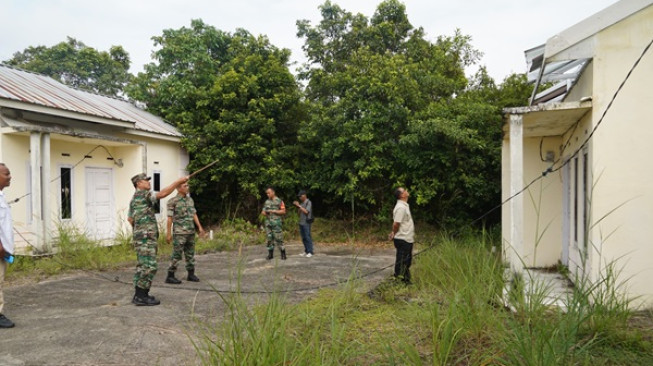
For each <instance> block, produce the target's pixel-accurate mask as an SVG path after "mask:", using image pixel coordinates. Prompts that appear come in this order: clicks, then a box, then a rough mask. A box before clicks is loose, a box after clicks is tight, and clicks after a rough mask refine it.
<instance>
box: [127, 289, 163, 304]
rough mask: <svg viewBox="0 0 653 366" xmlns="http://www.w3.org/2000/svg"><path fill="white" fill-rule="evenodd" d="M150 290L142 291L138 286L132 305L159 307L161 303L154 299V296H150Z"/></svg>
mask: <svg viewBox="0 0 653 366" xmlns="http://www.w3.org/2000/svg"><path fill="white" fill-rule="evenodd" d="M148 292H149V291H148V290H145V289H142V288H140V287H138V286H136V293H135V294H134V298H133V299H132V303H133V304H135V305H136V306H154V305H159V304H160V303H161V301H159V300H157V299H155V298H154V296H149V295H148Z"/></svg>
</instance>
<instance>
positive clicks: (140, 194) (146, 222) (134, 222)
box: [127, 173, 188, 306]
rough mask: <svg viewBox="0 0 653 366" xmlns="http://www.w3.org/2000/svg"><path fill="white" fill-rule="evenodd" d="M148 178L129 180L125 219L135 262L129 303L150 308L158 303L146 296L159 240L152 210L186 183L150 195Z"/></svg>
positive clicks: (180, 182) (178, 180)
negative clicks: (131, 190)
mask: <svg viewBox="0 0 653 366" xmlns="http://www.w3.org/2000/svg"><path fill="white" fill-rule="evenodd" d="M150 179H151V177H148V176H146V175H145V173H141V174H137V175H135V176H133V177H132V179H131V181H132V183H133V184H134V188H136V192H135V193H134V196H133V197H132V199H131V202H129V213H128V214H127V220H128V221H129V223H130V224H131V226H132V227H133V229H134V238H133V244H134V249H135V250H136V256H137V260H138V264H137V265H136V273H135V274H134V287H135V290H136V292H135V294H134V298H133V299H132V303H134V304H136V305H139V306H141V305H146V306H153V305H159V304H160V303H161V302H160V301H159V300H157V299H156V298H154V296H150V294H149V292H150V286H151V285H152V279H153V278H154V275H155V274H156V270H157V262H156V252H157V239H158V237H159V227H158V224H157V222H156V217H155V216H154V213H155V211H154V208H155V206H156V205H157V204H158V203H159V200H160V199H162V198H165V197H167V196H168V195H169V194H170V193H172V192H173V191H174V190H175V188H176V187H177V186H178V185H180V184H182V183H185V182H187V181H188V177H182V178H179V179H177V180H176V181H175V182H174V183H172V184H171V185H169V186H167V187H165V188H163V189H162V190H161V191H160V192H156V193H153V192H150Z"/></svg>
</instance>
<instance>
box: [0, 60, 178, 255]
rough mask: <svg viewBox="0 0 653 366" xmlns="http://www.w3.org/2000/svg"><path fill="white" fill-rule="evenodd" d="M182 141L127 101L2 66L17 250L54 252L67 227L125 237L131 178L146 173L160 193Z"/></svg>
mask: <svg viewBox="0 0 653 366" xmlns="http://www.w3.org/2000/svg"><path fill="white" fill-rule="evenodd" d="M180 139H181V135H180V133H179V132H178V131H177V130H176V129H175V128H174V127H173V126H171V125H170V124H168V123H166V122H165V121H163V120H162V119H161V118H159V117H157V116H154V115H152V114H150V113H148V112H145V111H143V110H141V109H139V108H137V107H136V106H134V105H132V104H130V103H128V102H126V101H124V100H120V99H116V98H110V97H106V96H101V95H97V94H93V93H89V92H85V91H81V90H77V89H74V88H71V87H69V86H66V85H64V84H61V83H59V82H58V81H56V80H53V79H51V78H49V77H47V76H43V75H39V74H35V73H31V72H27V71H23V70H18V69H15V68H11V67H8V66H5V65H0V162H4V163H5V164H7V165H8V166H9V168H10V170H11V174H12V182H11V186H10V187H9V188H7V189H6V191H5V192H6V193H5V194H6V198H7V200H8V201H11V202H10V204H11V205H12V214H13V218H14V224H15V227H16V231H17V233H16V235H15V237H16V245H17V249H18V252H19V253H25V254H28V253H33V254H38V253H50V252H51V251H52V249H53V248H52V243H53V239H54V238H56V236H57V235H58V232H59V229H60V228H66V229H75V230H79V231H81V232H84V233H85V234H86V235H88V236H89V237H90V238H93V239H96V240H100V241H105V243H107V244H110V243H111V240H110V239H113V238H115V237H116V236H118V235H121V234H127V235H128V234H129V233H130V232H131V229H130V228H129V227H128V224H127V220H126V219H127V209H128V205H129V201H130V199H131V196H132V194H133V192H134V187H133V185H132V184H131V181H130V178H131V177H132V176H133V175H135V174H138V173H141V172H146V173H147V174H148V175H151V176H152V177H153V180H152V187H153V189H154V190H158V189H160V188H161V187H162V186H163V185H165V184H169V183H170V182H171V181H172V180H174V179H176V178H178V177H179V176H180V175H182V174H185V169H186V166H187V164H188V155H187V154H186V152H185V151H184V150H183V149H182V148H181V146H180ZM16 200H17V201H16ZM161 210H162V212H161V213H162V214H165V213H164V212H163V211H165V202H162V204H161Z"/></svg>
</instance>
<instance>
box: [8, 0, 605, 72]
mask: <svg viewBox="0 0 653 366" xmlns="http://www.w3.org/2000/svg"><path fill="white" fill-rule="evenodd" d="M380 1H381V0H332V2H333V3H336V4H338V5H339V6H340V7H341V8H343V9H345V10H347V11H350V12H352V13H362V14H364V15H366V16H367V17H368V18H369V17H371V16H372V15H373V14H374V10H375V9H376V6H377V5H378V3H379V2H380ZM615 2H616V0H546V1H542V0H404V1H403V3H404V4H405V5H406V12H407V13H408V19H409V21H410V22H411V24H412V25H413V26H415V27H423V28H424V30H425V31H426V34H427V38H428V39H430V40H435V39H437V37H438V36H440V35H445V36H447V35H453V34H454V32H455V30H456V29H457V28H458V29H460V30H461V32H462V33H463V34H466V35H469V36H471V37H472V45H473V46H474V47H475V48H476V49H478V50H480V51H481V52H482V53H483V57H482V59H481V61H480V65H484V66H486V67H487V69H488V72H489V73H490V75H491V76H492V77H493V78H494V79H495V80H497V81H498V82H500V81H502V80H503V79H504V78H505V77H506V76H507V75H509V74H511V73H513V72H525V69H526V62H525V59H524V51H525V50H527V49H529V48H532V47H535V46H538V45H540V44H543V43H545V42H546V40H547V39H548V38H550V37H552V36H553V35H555V34H556V33H559V32H561V31H562V30H564V29H566V28H568V27H570V26H572V25H574V24H576V23H577V22H579V21H581V20H583V19H585V18H587V17H589V16H590V15H592V14H594V13H596V12H598V11H600V10H602V9H604V8H606V7H608V6H610V5H612V4H614V3H615ZM322 3H324V0H231V1H225V0H184V1H181V0H176V1H175V0H111V1H107V0H0V34H1V35H2V36H1V37H0V39H1V40H0V61H5V60H8V59H10V58H11V57H12V55H13V54H14V53H15V52H17V51H22V50H24V49H25V48H27V47H29V46H38V45H44V46H52V45H55V44H57V43H59V42H62V41H65V40H66V37H67V36H70V37H73V38H76V39H77V40H79V41H82V42H84V43H85V44H86V45H88V46H90V47H93V48H96V49H98V50H104V51H107V50H109V48H110V47H111V46H112V45H121V46H123V47H124V48H125V49H126V50H127V52H129V55H130V58H131V61H132V66H131V69H130V71H131V72H132V73H138V72H140V71H142V70H143V65H144V64H146V63H149V62H152V60H151V58H150V56H151V53H152V51H153V49H154V44H153V42H152V40H151V37H153V36H158V35H161V34H162V31H163V30H164V29H178V28H181V27H183V26H186V27H188V26H190V21H191V19H202V20H203V21H204V22H205V23H206V24H210V25H212V26H214V27H216V28H218V29H221V30H223V31H228V32H231V31H234V30H235V29H236V28H244V29H246V30H248V31H250V32H251V33H253V34H264V35H267V36H268V38H269V39H270V41H271V42H272V44H274V45H275V46H277V47H280V48H288V49H290V50H291V51H292V57H291V60H292V61H293V62H295V63H296V64H295V65H294V66H291V70H293V71H294V70H295V69H296V68H297V66H299V64H301V63H303V62H305V60H306V58H305V56H304V54H303V51H302V49H301V47H302V44H303V40H302V39H299V38H297V35H296V34H297V27H296V21H297V20H300V19H308V20H310V21H311V22H312V24H316V23H317V22H319V20H320V12H319V9H318V6H319V5H320V4H322ZM473 71H474V70H468V72H470V73H471V72H473Z"/></svg>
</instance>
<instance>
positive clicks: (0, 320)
mask: <svg viewBox="0 0 653 366" xmlns="http://www.w3.org/2000/svg"><path fill="white" fill-rule="evenodd" d="M15 325H16V324H14V322H12V321H11V320H9V319H8V318H7V317H6V316H4V315H2V314H0V328H13V327H14V326H15Z"/></svg>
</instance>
